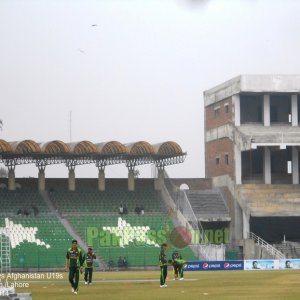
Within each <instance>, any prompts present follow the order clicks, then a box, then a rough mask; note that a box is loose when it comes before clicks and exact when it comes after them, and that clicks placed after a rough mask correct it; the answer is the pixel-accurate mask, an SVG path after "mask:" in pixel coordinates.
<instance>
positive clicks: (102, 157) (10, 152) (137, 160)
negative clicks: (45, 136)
mask: <svg viewBox="0 0 300 300" xmlns="http://www.w3.org/2000/svg"><path fill="white" fill-rule="evenodd" d="M185 156H186V153H185V152H183V151H182V149H181V147H180V146H179V145H178V144H177V143H176V142H170V141H168V142H163V143H160V144H155V145H151V144H150V143H148V142H145V141H139V142H135V143H130V144H122V143H120V142H118V141H109V142H105V143H96V144H95V143H92V142H90V141H80V142H74V143H64V142H62V141H59V140H54V141H49V142H45V143H37V142H35V141H33V140H24V141H17V142H7V141H5V140H1V139H0V162H2V163H4V164H5V165H6V166H8V167H11V166H15V165H20V164H29V163H35V164H36V165H37V166H46V165H50V164H57V163H65V164H66V165H67V166H76V165H81V164H89V163H96V165H97V166H98V167H104V166H106V165H111V164H118V163H126V165H127V166H128V167H134V166H136V165H141V164H149V163H154V164H155V165H156V166H157V167H164V166H167V165H171V164H178V163H182V162H183V161H184V159H185Z"/></svg>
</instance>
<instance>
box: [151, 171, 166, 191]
mask: <svg viewBox="0 0 300 300" xmlns="http://www.w3.org/2000/svg"><path fill="white" fill-rule="evenodd" d="M164 182H165V175H164V170H163V169H162V170H160V169H158V174H157V178H156V179H155V182H154V185H155V190H156V191H161V190H162V189H163V186H164Z"/></svg>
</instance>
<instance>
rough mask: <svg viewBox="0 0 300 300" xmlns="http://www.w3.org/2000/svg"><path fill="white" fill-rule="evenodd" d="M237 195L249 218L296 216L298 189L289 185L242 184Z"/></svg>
mask: <svg viewBox="0 0 300 300" xmlns="http://www.w3.org/2000/svg"><path fill="white" fill-rule="evenodd" d="M237 193H238V195H239V196H240V199H241V201H242V203H241V204H242V207H247V208H248V210H249V211H250V214H251V216H264V217H266V216H289V217H291V216H298V215H299V213H300V210H299V208H300V206H299V203H300V197H299V195H300V188H299V186H298V185H290V184H278V185H276V184H272V185H262V184H243V185H240V186H238V189H237Z"/></svg>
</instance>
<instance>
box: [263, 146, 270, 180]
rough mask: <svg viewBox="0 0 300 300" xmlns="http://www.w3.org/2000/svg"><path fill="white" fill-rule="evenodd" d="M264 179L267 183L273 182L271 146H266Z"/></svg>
mask: <svg viewBox="0 0 300 300" xmlns="http://www.w3.org/2000/svg"><path fill="white" fill-rule="evenodd" d="M264 180H265V184H271V151H270V148H269V147H265V148H264Z"/></svg>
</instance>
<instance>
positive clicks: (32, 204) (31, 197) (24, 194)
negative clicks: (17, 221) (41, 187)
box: [0, 189, 50, 216]
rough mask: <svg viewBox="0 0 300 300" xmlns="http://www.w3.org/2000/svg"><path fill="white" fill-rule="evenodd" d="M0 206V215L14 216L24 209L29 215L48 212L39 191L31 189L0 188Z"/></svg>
mask: <svg viewBox="0 0 300 300" xmlns="http://www.w3.org/2000/svg"><path fill="white" fill-rule="evenodd" d="M0 206H1V210H0V216H15V215H17V214H18V213H20V214H22V213H24V210H26V211H27V212H28V214H29V215H34V214H35V213H36V214H37V215H39V214H42V215H44V214H49V213H50V210H49V208H48V207H47V205H46V203H45V202H44V201H43V199H42V196H41V195H40V194H39V192H38V191H31V190H22V189H20V190H16V191H7V190H0ZM35 209H37V210H36V211H35Z"/></svg>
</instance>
